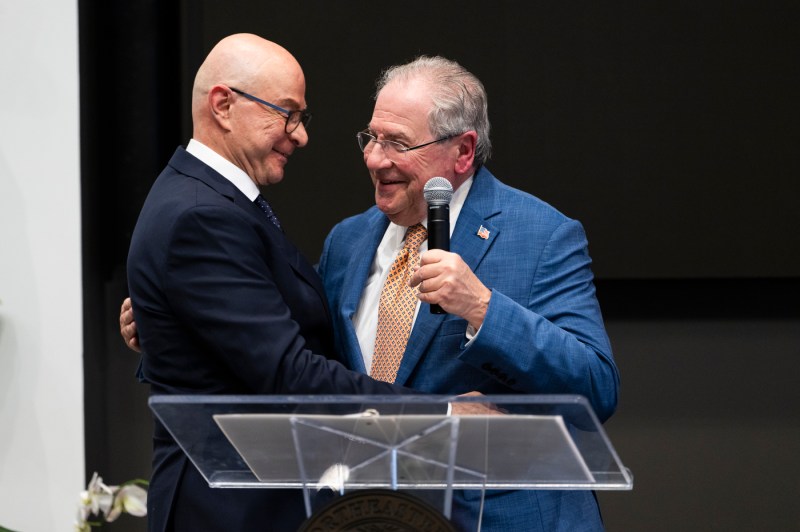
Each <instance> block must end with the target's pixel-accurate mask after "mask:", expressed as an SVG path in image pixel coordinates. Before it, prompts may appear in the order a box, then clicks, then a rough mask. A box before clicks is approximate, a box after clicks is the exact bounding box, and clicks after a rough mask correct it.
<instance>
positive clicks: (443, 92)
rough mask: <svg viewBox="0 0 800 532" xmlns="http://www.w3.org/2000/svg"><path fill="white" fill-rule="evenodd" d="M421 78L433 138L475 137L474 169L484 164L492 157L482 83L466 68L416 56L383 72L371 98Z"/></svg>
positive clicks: (445, 60)
mask: <svg viewBox="0 0 800 532" xmlns="http://www.w3.org/2000/svg"><path fill="white" fill-rule="evenodd" d="M417 78H422V79H423V80H425V81H426V82H427V84H428V85H429V86H430V91H431V99H432V100H433V108H432V109H431V112H430V113H429V115H428V125H429V127H430V130H431V133H432V134H433V135H434V136H435V137H437V138H440V137H447V136H450V135H460V134H461V133H464V132H466V131H470V130H474V131H476V132H477V133H478V142H477V145H476V146H475V161H474V163H473V164H474V166H475V168H477V167H478V166H480V165H482V164H485V163H486V161H488V160H489V157H490V156H491V154H492V141H491V140H490V139H489V128H490V126H489V112H488V107H489V105H488V102H487V98H486V89H485V88H484V87H483V83H481V81H480V80H479V79H478V78H477V77H475V75H473V74H472V73H471V72H469V71H468V70H467V69H466V68H464V67H462V66H461V65H459V64H458V63H456V62H455V61H451V60H449V59H445V58H444V57H441V56H434V57H429V56H424V55H423V56H420V57H418V58H416V59H414V60H413V61H411V62H410V63H406V64H404V65H396V66H393V67H389V68H388V69H386V70H384V71H383V73H382V74H381V77H380V78H378V81H377V91H376V92H375V98H377V97H378V94H379V93H380V92H381V90H382V89H383V88H384V87H385V86H386V85H388V84H389V83H390V82H392V81H397V80H399V81H410V80H412V79H417Z"/></svg>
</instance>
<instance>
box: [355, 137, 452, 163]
mask: <svg viewBox="0 0 800 532" xmlns="http://www.w3.org/2000/svg"><path fill="white" fill-rule="evenodd" d="M457 136H458V135H447V136H446V137H442V138H439V139H436V140H432V141H430V142H425V143H423V144H417V145H416V146H410V147H409V146H406V145H405V144H403V143H402V142H397V141H396V140H378V137H376V136H375V135H373V134H372V133H370V132H369V131H366V130H365V131H359V132H358V133H356V139H357V140H358V147H359V148H361V151H362V152H364V153H366V154H369V153H370V151H372V149H373V148H374V147H375V144H380V145H381V148H383V153H384V154H385V155H386V156H387V157H388V158H390V159H391V158H392V157H393V156H397V157H402V156H403V155H405V154H406V153H408V152H410V151H413V150H418V149H420V148H424V147H425V146H430V145H431V144H436V143H437V142H444V141H445V140H449V139H452V138H453V137H457Z"/></svg>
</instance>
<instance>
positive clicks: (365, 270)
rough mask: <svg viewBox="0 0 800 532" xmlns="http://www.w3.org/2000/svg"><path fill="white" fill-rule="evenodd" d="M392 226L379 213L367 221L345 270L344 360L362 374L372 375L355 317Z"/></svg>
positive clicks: (342, 311)
mask: <svg viewBox="0 0 800 532" xmlns="http://www.w3.org/2000/svg"><path fill="white" fill-rule="evenodd" d="M388 226H389V219H388V218H386V216H384V215H383V214H382V213H380V211H378V210H377V209H375V210H374V213H372V215H371V216H370V217H369V218H368V221H367V230H366V231H364V232H363V233H362V235H361V237H360V238H359V239H358V240H357V241H356V242H354V244H353V246H352V249H353V253H352V254H351V255H350V259H349V261H348V262H347V263H346V264H345V265H344V266H343V267H344V268H345V270H346V271H348V272H349V275H347V277H346V278H345V281H344V284H343V286H342V291H341V294H342V299H341V305H340V308H339V309H338V310H337V312H338V313H339V323H340V324H341V325H342V327H341V328H342V329H343V331H342V340H343V341H344V343H345V345H344V356H345V357H346V358H347V362H348V364H349V367H350V368H352V369H353V370H356V371H360V372H361V373H369V371H368V370H367V368H366V366H365V365H364V355H363V353H362V352H361V345H360V344H359V343H358V336H357V335H356V330H355V327H354V326H353V315H354V314H355V313H356V310H358V304H359V302H360V301H361V294H362V293H363V292H364V287H365V286H366V284H367V277H369V270H370V266H371V265H372V261H373V260H374V259H375V253H376V252H377V251H378V245H379V244H380V243H381V240H382V239H383V234H384V233H385V232H386V228H387V227H388ZM361 250H372V253H360V252H359V251H361Z"/></svg>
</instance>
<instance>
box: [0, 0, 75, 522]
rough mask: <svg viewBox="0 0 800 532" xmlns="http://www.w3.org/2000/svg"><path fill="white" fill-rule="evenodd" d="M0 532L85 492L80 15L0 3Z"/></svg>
mask: <svg viewBox="0 0 800 532" xmlns="http://www.w3.org/2000/svg"><path fill="white" fill-rule="evenodd" d="M0 107H1V108H2V113H1V114H0V526H5V527H8V528H11V529H13V530H21V531H23V532H31V531H32V532H35V531H48V532H49V531H58V530H70V529H71V528H72V523H73V520H74V517H75V513H76V509H77V506H76V504H77V498H78V494H79V492H80V490H81V489H83V480H84V479H83V475H84V472H83V468H84V456H83V447H84V445H83V444H84V436H83V356H82V354H83V335H82V301H81V240H80V159H79V129H78V128H79V124H78V6H77V2H75V1H65V0H25V1H24V2H19V1H16V2H15V1H12V0H0Z"/></svg>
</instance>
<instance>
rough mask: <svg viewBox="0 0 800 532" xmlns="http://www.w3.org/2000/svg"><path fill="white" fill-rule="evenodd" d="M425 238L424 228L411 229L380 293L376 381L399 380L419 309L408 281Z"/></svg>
mask: <svg viewBox="0 0 800 532" xmlns="http://www.w3.org/2000/svg"><path fill="white" fill-rule="evenodd" d="M426 238H428V232H427V231H426V230H425V227H424V226H423V225H422V224H417V225H412V226H411V227H409V228H408V231H406V243H405V245H403V249H401V250H400V252H399V253H398V254H397V257H396V258H395V259H394V262H393V263H392V267H391V268H390V269H389V275H388V277H386V282H385V283H384V285H383V290H381V299H380V303H379V304H378V331H377V334H376V335H375V352H374V354H373V356H372V368H371V369H370V372H369V374H370V376H371V377H372V378H374V379H377V380H380V381H385V382H394V380H395V378H396V377H397V370H398V368H400V360H402V358H403V352H404V351H405V350H406V344H407V343H408V337H409V335H410V334H411V322H412V321H413V319H414V311H415V310H416V308H417V288H411V287H410V286H408V280H409V279H410V278H411V274H412V273H413V271H414V267H415V266H417V265H419V246H420V244H422V243H423V242H424V241H425V239H426Z"/></svg>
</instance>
